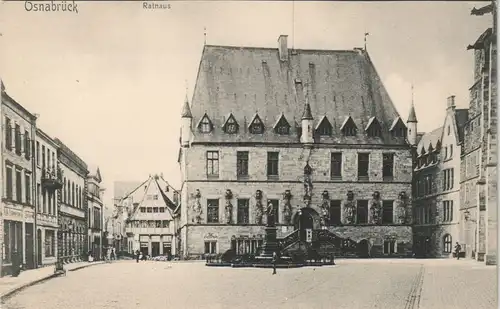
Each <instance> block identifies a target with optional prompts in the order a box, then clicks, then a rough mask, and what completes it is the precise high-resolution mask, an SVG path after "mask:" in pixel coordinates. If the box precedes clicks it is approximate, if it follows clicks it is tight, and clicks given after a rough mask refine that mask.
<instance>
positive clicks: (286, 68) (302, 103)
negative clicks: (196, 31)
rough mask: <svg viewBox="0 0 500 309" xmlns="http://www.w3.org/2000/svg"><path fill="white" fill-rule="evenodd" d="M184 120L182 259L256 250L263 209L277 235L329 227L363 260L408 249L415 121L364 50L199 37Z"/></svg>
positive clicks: (403, 253)
mask: <svg viewBox="0 0 500 309" xmlns="http://www.w3.org/2000/svg"><path fill="white" fill-rule="evenodd" d="M181 123H182V124H181V139H180V142H181V149H180V153H179V163H180V169H181V177H182V193H181V205H182V206H181V223H180V224H181V225H180V233H181V248H180V249H181V254H182V255H183V256H200V255H203V254H205V253H223V252H225V251H226V250H228V249H233V250H235V251H236V252H237V253H245V252H247V253H251V252H253V253H255V252H256V250H257V248H258V247H259V246H260V244H261V243H262V237H263V235H264V223H265V219H266V218H265V217H266V216H265V215H264V211H266V209H267V210H269V211H271V210H272V211H273V212H274V218H275V221H276V224H277V226H278V228H279V229H278V236H279V237H280V238H281V237H287V236H289V235H291V233H295V232H296V231H297V230H300V231H305V230H307V229H311V230H320V229H328V230H329V231H330V232H331V233H334V234H335V235H337V236H339V237H341V238H343V239H346V240H347V239H350V240H351V241H355V242H356V247H357V250H358V252H359V254H360V255H362V256H367V255H371V256H411V253H412V247H413V245H412V240H413V237H412V228H411V213H412V211H411V195H412V194H411V193H412V173H413V168H412V160H413V158H412V146H411V145H416V136H417V132H416V123H412V122H411V121H410V122H408V124H409V127H408V128H407V126H406V125H405V123H404V121H403V120H402V119H401V118H400V116H399V114H398V112H397V110H396V108H395V107H394V105H393V103H392V101H391V99H390V98H389V95H388V93H387V91H386V90H385V88H384V85H383V84H382V82H381V79H380V77H379V75H378V73H377V72H376V69H375V67H374V65H373V63H372V61H371V59H370V56H369V55H368V53H367V51H366V50H362V49H354V50H336V51H331V50H303V49H300V50H299V49H289V48H288V46H287V36H285V35H282V36H280V37H279V39H278V48H255V47H248V48H247V47H230V46H208V45H207V46H205V47H204V49H203V53H202V56H201V62H200V67H199V70H198V77H197V81H196V86H195V90H194V95H193V100H192V105H191V106H190V105H189V103H188V102H187V99H186V102H185V103H184V107H183V110H182V122H181ZM348 243H350V242H346V244H348Z"/></svg>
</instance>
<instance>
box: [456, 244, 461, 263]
mask: <svg viewBox="0 0 500 309" xmlns="http://www.w3.org/2000/svg"><path fill="white" fill-rule="evenodd" d="M460 251H462V246H460V244H459V243H458V241H457V243H456V245H455V255H456V257H457V260H460Z"/></svg>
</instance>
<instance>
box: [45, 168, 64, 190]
mask: <svg viewBox="0 0 500 309" xmlns="http://www.w3.org/2000/svg"><path fill="white" fill-rule="evenodd" d="M62 174H63V172H62V170H61V168H59V167H58V168H57V169H56V171H54V170H53V169H48V168H42V186H43V187H44V189H47V190H50V191H55V190H59V189H61V188H62V186H63V184H62V178H63V177H62Z"/></svg>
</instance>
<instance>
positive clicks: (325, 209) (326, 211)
mask: <svg viewBox="0 0 500 309" xmlns="http://www.w3.org/2000/svg"><path fill="white" fill-rule="evenodd" d="M321 197H322V198H323V202H322V203H321V207H320V209H321V217H320V219H321V226H326V225H328V223H329V219H330V195H329V194H328V191H326V190H325V191H323V193H322V194H321Z"/></svg>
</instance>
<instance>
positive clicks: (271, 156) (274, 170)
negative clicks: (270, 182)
mask: <svg viewBox="0 0 500 309" xmlns="http://www.w3.org/2000/svg"><path fill="white" fill-rule="evenodd" d="M278 166H279V152H268V153H267V176H271V177H278V175H279V174H278Z"/></svg>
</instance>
